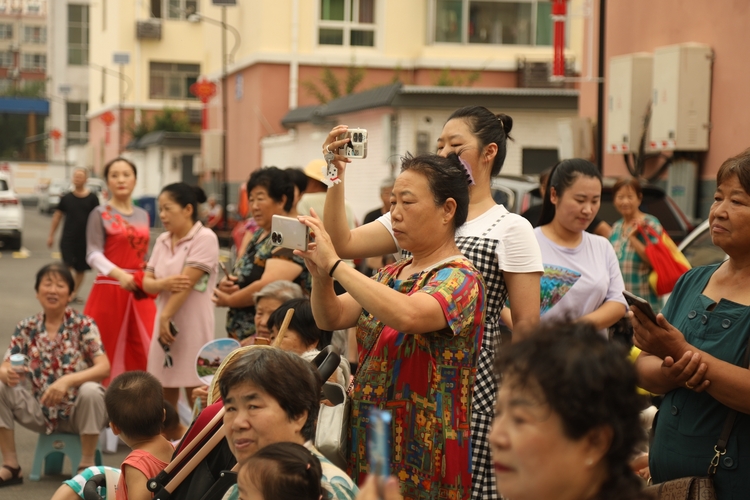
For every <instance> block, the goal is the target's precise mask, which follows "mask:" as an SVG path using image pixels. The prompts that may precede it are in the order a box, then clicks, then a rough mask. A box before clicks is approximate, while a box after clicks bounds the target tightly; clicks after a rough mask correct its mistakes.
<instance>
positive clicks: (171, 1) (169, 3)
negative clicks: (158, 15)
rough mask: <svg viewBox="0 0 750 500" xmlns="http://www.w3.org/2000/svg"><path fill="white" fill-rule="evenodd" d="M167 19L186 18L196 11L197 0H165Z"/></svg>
mask: <svg viewBox="0 0 750 500" xmlns="http://www.w3.org/2000/svg"><path fill="white" fill-rule="evenodd" d="M166 8H167V19H187V18H188V17H189V16H190V15H191V14H195V13H197V12H198V0H166Z"/></svg>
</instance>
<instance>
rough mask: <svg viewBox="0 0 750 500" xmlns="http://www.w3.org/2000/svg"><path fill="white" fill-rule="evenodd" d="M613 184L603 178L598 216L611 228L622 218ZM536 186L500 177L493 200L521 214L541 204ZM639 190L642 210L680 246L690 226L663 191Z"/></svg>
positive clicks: (655, 188)
mask: <svg viewBox="0 0 750 500" xmlns="http://www.w3.org/2000/svg"><path fill="white" fill-rule="evenodd" d="M615 182H617V179H614V178H611V177H605V178H604V183H603V184H604V186H603V188H602V204H601V208H600V209H599V214H598V217H599V218H600V219H602V220H604V221H606V222H607V223H609V224H610V225H612V224H614V223H615V222H616V221H618V220H620V219H621V218H622V216H621V215H620V213H619V212H618V211H617V209H615V206H614V202H613V198H614V197H613V195H612V186H614V184H615ZM538 183H539V181H538V180H537V179H536V178H535V177H532V176H526V175H524V176H513V175H499V176H497V177H495V178H494V179H493V181H492V197H493V198H494V199H495V201H496V202H498V203H502V204H503V205H505V207H506V208H507V209H508V210H509V211H511V212H515V213H518V214H520V213H523V212H525V211H526V210H527V209H528V208H530V207H532V206H534V205H538V204H540V203H541V202H542V199H541V197H540V196H539V184H538ZM642 189H643V202H642V203H641V210H642V211H644V212H645V213H647V214H651V215H653V216H654V217H656V218H657V219H659V222H661V225H662V226H663V227H664V229H666V231H667V234H669V237H670V238H672V240H674V242H675V243H678V244H679V243H680V242H681V241H682V240H684V239H685V238H686V237H687V235H688V234H689V233H690V231H692V230H693V224H692V223H691V222H690V220H689V219H688V218H687V217H686V216H685V214H684V213H682V210H680V208H679V207H678V206H677V205H676V204H675V202H674V200H672V198H670V197H669V196H668V195H667V194H666V193H665V192H664V190H663V189H662V188H660V187H658V186H654V185H652V184H644V185H643V186H642ZM506 202H507V203H506Z"/></svg>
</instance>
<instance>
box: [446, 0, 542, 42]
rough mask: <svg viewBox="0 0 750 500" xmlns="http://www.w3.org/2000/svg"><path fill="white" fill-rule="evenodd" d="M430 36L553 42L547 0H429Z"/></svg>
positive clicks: (453, 40)
mask: <svg viewBox="0 0 750 500" xmlns="http://www.w3.org/2000/svg"><path fill="white" fill-rule="evenodd" d="M432 2H433V12H434V14H435V15H434V19H433V22H434V30H433V40H434V41H435V42H447V43H477V44H492V45H552V26H553V24H552V18H551V14H552V3H551V2H550V1H549V0H432Z"/></svg>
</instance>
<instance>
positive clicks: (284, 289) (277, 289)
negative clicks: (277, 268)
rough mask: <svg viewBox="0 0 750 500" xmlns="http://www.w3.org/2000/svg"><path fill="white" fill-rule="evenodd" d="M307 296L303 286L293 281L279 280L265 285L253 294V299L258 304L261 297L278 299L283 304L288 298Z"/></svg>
mask: <svg viewBox="0 0 750 500" xmlns="http://www.w3.org/2000/svg"><path fill="white" fill-rule="evenodd" d="M304 296H305V293H304V292H303V291H302V287H301V286H299V285H298V284H297V283H292V282H291V281H286V280H278V281H274V282H273V283H269V284H267V285H266V286H264V287H263V288H262V289H261V290H260V291H259V292H256V293H255V295H253V300H254V301H255V303H256V304H257V303H258V301H259V300H260V299H276V300H278V301H279V302H281V303H282V304H283V303H284V302H286V301H287V300H292V299H301V298H303V297H304Z"/></svg>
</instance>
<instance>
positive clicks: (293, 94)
mask: <svg viewBox="0 0 750 500" xmlns="http://www.w3.org/2000/svg"><path fill="white" fill-rule="evenodd" d="M298 53H299V0H292V51H291V59H290V61H289V109H295V108H296V107H297V104H298V103H297V94H298V93H299V92H298V88H299V59H298Z"/></svg>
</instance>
